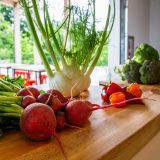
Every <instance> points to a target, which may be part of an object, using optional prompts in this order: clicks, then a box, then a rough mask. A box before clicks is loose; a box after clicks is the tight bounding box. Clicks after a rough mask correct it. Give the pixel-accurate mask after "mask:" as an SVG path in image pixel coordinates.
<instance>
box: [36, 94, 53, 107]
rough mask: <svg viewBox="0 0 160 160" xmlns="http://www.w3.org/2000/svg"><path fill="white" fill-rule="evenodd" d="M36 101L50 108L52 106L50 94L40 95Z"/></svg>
mask: <svg viewBox="0 0 160 160" xmlns="http://www.w3.org/2000/svg"><path fill="white" fill-rule="evenodd" d="M37 101H38V102H40V103H44V104H47V105H49V106H50V105H51V104H52V95H51V94H50V93H42V94H40V95H39V96H38V98H37Z"/></svg>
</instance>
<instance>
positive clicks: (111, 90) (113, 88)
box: [107, 82, 124, 95]
mask: <svg viewBox="0 0 160 160" xmlns="http://www.w3.org/2000/svg"><path fill="white" fill-rule="evenodd" d="M115 92H124V89H123V88H122V87H121V86H119V85H118V84H116V83H114V82H112V83H110V84H109V85H108V87H107V94H109V95H111V94H112V93H115Z"/></svg>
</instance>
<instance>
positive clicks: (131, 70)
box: [123, 60, 141, 83]
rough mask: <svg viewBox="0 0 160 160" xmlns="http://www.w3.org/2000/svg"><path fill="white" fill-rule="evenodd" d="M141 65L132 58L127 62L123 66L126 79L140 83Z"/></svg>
mask: <svg viewBox="0 0 160 160" xmlns="http://www.w3.org/2000/svg"><path fill="white" fill-rule="evenodd" d="M140 67H141V65H140V64H139V63H137V62H136V61H134V60H130V61H129V63H126V64H125V65H124V67H123V73H124V75H125V79H126V80H127V81H128V82H129V83H133V82H137V83H140V73H139V69H140Z"/></svg>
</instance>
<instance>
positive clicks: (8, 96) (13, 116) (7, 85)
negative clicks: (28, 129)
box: [0, 79, 23, 135]
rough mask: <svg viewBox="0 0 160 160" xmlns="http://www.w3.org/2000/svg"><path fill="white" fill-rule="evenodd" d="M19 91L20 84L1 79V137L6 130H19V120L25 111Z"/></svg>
mask: <svg viewBox="0 0 160 160" xmlns="http://www.w3.org/2000/svg"><path fill="white" fill-rule="evenodd" d="M19 90H20V86H19V85H18V84H13V83H11V82H9V81H6V80H4V79H0V135H2V134H3V131H5V130H8V129H13V128H14V129H18V128H19V119H20V116H21V113H22V111H23V108H22V107H21V101H22V97H20V96H17V95H16V92H18V91H19Z"/></svg>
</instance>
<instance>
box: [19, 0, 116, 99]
mask: <svg viewBox="0 0 160 160" xmlns="http://www.w3.org/2000/svg"><path fill="white" fill-rule="evenodd" d="M41 2H42V4H43V7H42V9H41V10H39V9H38V5H37V1H36V0H19V3H20V4H21V6H22V8H23V9H24V12H25V15H26V19H27V22H28V25H29V27H30V30H31V32H32V35H33V38H34V41H35V44H36V46H37V49H38V52H39V55H40V57H41V60H42V62H43V64H44V67H45V69H46V72H47V74H48V77H49V87H50V88H54V89H57V90H59V91H61V92H62V93H63V94H64V95H65V96H66V97H70V96H71V95H72V96H76V95H78V94H79V93H80V92H82V91H83V90H86V89H88V87H89V86H90V82H91V80H90V75H91V73H92V71H93V69H94V68H95V66H96V64H97V62H98V59H99V58H100V56H101V53H102V50H103V47H104V45H107V43H106V42H107V41H108V38H109V35H110V33H111V31H112V28H113V24H114V19H115V0H108V3H107V0H106V6H107V5H108V6H107V7H108V13H106V17H104V19H106V20H105V25H104V27H103V29H102V30H98V29H97V27H96V25H97V23H98V20H97V13H96V0H88V1H87V2H88V3H87V7H86V8H85V7H78V6H75V5H72V3H71V0H68V6H67V7H66V8H65V13H64V15H65V18H64V19H63V21H62V22H56V21H55V20H54V19H53V17H52V16H51V15H50V13H49V5H48V1H47V0H41ZM53 3H54V2H53ZM41 15H42V16H41ZM37 32H40V33H41V37H40V38H39V37H38V33H37ZM47 54H49V56H50V58H51V60H52V63H53V65H54V67H55V70H54V71H52V70H51V67H50V64H49V62H48V60H47V56H48V55H47Z"/></svg>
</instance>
